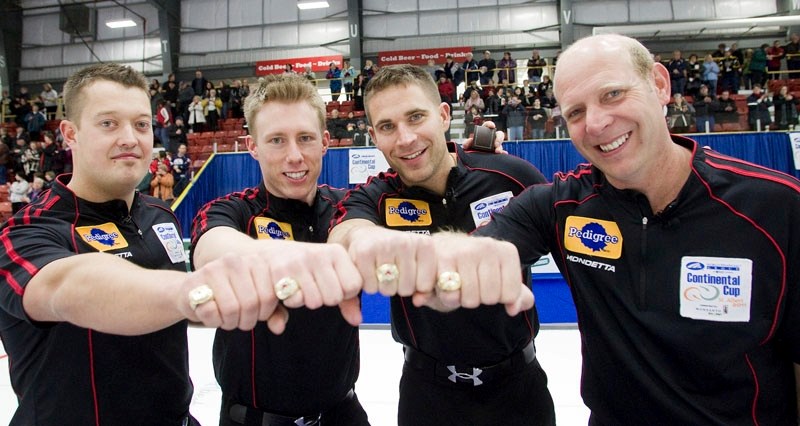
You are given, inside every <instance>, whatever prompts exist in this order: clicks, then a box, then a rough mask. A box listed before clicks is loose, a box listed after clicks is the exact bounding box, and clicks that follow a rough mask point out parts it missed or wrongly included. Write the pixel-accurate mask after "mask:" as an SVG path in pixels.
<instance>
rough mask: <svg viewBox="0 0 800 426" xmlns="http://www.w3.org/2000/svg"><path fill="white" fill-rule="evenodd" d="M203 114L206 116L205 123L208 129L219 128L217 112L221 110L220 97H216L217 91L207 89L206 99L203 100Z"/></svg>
mask: <svg viewBox="0 0 800 426" xmlns="http://www.w3.org/2000/svg"><path fill="white" fill-rule="evenodd" d="M203 106H204V109H203V114H204V115H205V116H206V124H207V127H208V130H210V131H215V130H219V126H218V122H219V112H220V111H221V110H222V99H220V98H219V97H217V91H216V90H215V89H211V90H209V91H208V99H205V102H204V105H203Z"/></svg>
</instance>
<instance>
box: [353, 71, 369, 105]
mask: <svg viewBox="0 0 800 426" xmlns="http://www.w3.org/2000/svg"><path fill="white" fill-rule="evenodd" d="M366 88H367V78H366V77H365V76H364V74H359V75H358V76H356V80H355V81H354V82H353V101H354V102H353V109H355V110H356V111H364V89H366Z"/></svg>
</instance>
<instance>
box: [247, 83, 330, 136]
mask: <svg viewBox="0 0 800 426" xmlns="http://www.w3.org/2000/svg"><path fill="white" fill-rule="evenodd" d="M267 102H290V103H292V102H307V103H308V104H309V105H311V107H312V108H313V109H314V111H315V112H316V113H317V119H318V120H319V128H320V132H324V131H325V103H324V102H323V101H322V98H321V97H320V96H319V93H317V88H316V87H315V86H314V85H313V84H312V83H311V82H310V81H308V79H307V78H305V77H304V76H302V75H299V74H272V75H268V76H266V77H264V78H259V79H258V83H257V84H256V87H255V88H253V89H252V90H251V91H250V95H248V96H247V98H245V100H244V116H245V119H246V120H247V128H248V129H249V130H250V134H251V135H255V134H256V131H257V129H256V124H255V123H256V114H258V110H259V109H261V107H262V106H263V105H264V104H266V103H267ZM275 119H276V120H279V119H280V118H279V117H275Z"/></svg>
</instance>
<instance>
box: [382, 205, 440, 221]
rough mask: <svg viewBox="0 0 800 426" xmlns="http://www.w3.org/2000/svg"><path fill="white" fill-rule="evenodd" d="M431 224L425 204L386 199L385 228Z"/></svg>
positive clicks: (429, 213)
mask: <svg viewBox="0 0 800 426" xmlns="http://www.w3.org/2000/svg"><path fill="white" fill-rule="evenodd" d="M432 223H433V219H432V218H431V209H430V206H429V205H428V203H427V202H425V201H420V200H406V199H402V198H388V199H387V200H386V225H387V226H430V225H431V224H432Z"/></svg>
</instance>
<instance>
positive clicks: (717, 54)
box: [711, 43, 728, 58]
mask: <svg viewBox="0 0 800 426" xmlns="http://www.w3.org/2000/svg"><path fill="white" fill-rule="evenodd" d="M726 50H728V47H727V46H726V45H725V43H720V44H719V45H718V46H717V50H715V51H713V52H711V57H712V58H724V57H725V51H726Z"/></svg>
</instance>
